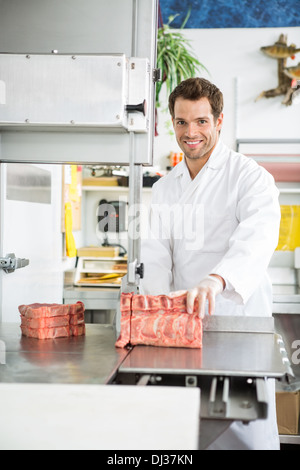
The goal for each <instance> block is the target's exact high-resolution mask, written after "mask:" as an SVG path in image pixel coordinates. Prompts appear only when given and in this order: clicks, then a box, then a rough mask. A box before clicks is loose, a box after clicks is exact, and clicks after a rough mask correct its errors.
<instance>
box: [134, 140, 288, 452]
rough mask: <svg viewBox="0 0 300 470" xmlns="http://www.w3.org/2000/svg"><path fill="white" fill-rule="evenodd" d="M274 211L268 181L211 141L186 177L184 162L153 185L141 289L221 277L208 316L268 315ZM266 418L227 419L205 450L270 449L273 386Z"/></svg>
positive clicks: (181, 286) (273, 443) (161, 289)
mask: <svg viewBox="0 0 300 470" xmlns="http://www.w3.org/2000/svg"><path fill="white" fill-rule="evenodd" d="M279 225H280V206H279V203H278V190H277V188H276V186H275V184H274V179H273V177H272V176H271V175H270V174H269V173H268V172H267V171H266V170H264V169H263V168H262V167H261V166H259V165H258V164H257V163H256V162H255V161H254V160H253V159H251V158H248V157H245V156H243V155H241V154H238V153H236V152H234V151H232V150H230V149H229V148H228V147H227V146H226V145H224V144H223V143H222V142H221V141H219V142H218V144H217V146H216V147H215V149H214V151H213V153H212V155H211V156H210V158H209V160H208V161H207V163H206V165H205V166H204V167H203V168H202V170H201V171H200V172H199V173H198V175H197V176H196V178H194V180H192V179H191V177H190V174H189V171H188V168H187V166H186V163H185V161H184V160H183V161H182V162H181V163H179V164H178V165H177V166H176V167H175V168H174V169H173V170H172V171H171V172H170V173H169V174H168V175H167V176H165V177H163V178H161V179H160V180H159V181H158V182H157V183H155V185H154V186H153V192H152V205H151V213H150V224H149V233H148V238H145V239H144V240H142V256H141V260H142V262H143V263H144V266H145V275H144V279H143V280H142V283H141V292H142V293H144V294H145V295H147V294H148V295H160V294H166V295H167V294H168V293H169V292H170V291H174V290H186V289H190V288H192V287H195V286H197V284H198V283H199V282H200V281H201V280H202V279H203V278H204V277H205V276H207V275H208V274H209V273H215V274H219V275H220V276H222V277H223V278H224V279H225V281H226V289H225V290H224V292H223V293H222V294H221V295H219V296H217V299H216V310H215V314H216V315H249V316H271V315H272V286H271V282H270V280H269V277H268V275H267V267H268V264H269V261H270V258H271V256H272V254H273V252H274V250H275V248H276V246H277V243H278V234H279ZM269 382H270V385H269V388H270V397H271V404H270V413H269V418H268V419H267V420H260V421H255V422H253V423H250V424H249V425H247V426H245V425H243V424H242V423H239V422H235V423H233V425H232V426H230V428H229V429H228V430H227V431H225V432H224V433H223V435H222V436H221V437H220V438H219V439H217V440H216V441H215V443H214V446H211V448H225V449H235V448H237V449H247V448H250V449H278V448H279V439H278V431H277V424H276V410H275V391H274V381H269Z"/></svg>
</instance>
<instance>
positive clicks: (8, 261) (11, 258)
mask: <svg viewBox="0 0 300 470" xmlns="http://www.w3.org/2000/svg"><path fill="white" fill-rule="evenodd" d="M28 264H29V259H25V258H16V256H15V254H14V253H9V254H8V255H6V256H5V258H0V269H3V271H5V272H6V273H7V274H10V273H13V272H14V271H15V270H16V269H20V268H24V267H25V266H28Z"/></svg>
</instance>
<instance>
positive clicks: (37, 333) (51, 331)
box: [21, 325, 70, 339]
mask: <svg viewBox="0 0 300 470" xmlns="http://www.w3.org/2000/svg"><path fill="white" fill-rule="evenodd" d="M21 331H22V335H23V336H28V337H29V338H37V339H54V338H62V337H66V336H70V327H69V326H60V327H56V328H28V327H27V326H22V325H21Z"/></svg>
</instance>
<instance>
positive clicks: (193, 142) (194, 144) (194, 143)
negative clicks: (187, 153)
mask: <svg viewBox="0 0 300 470" xmlns="http://www.w3.org/2000/svg"><path fill="white" fill-rule="evenodd" d="M201 142H203V140H185V141H184V143H185V144H186V145H188V146H189V147H190V148H191V149H193V148H196V147H197V146H198V145H199V144H201Z"/></svg>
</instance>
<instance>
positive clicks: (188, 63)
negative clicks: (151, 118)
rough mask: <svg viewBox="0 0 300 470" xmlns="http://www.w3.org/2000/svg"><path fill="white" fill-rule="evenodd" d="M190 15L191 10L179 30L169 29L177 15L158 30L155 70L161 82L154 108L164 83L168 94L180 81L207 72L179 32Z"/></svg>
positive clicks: (188, 42) (157, 105) (157, 89)
mask: <svg viewBox="0 0 300 470" xmlns="http://www.w3.org/2000/svg"><path fill="white" fill-rule="evenodd" d="M190 14H191V10H189V12H188V14H187V16H186V18H185V20H184V22H183V23H182V25H181V27H180V29H179V30H174V29H172V28H171V27H170V25H171V23H172V22H173V21H174V19H175V18H176V16H178V15H174V16H170V17H169V20H168V23H167V24H165V25H163V26H162V27H160V28H158V35H157V68H159V69H160V70H161V81H160V82H157V84H156V107H159V106H160V102H159V95H160V92H161V89H162V87H163V84H164V83H165V84H166V87H167V92H168V94H170V93H171V92H172V91H173V89H174V88H175V87H176V86H177V85H178V84H179V83H180V82H181V81H182V80H185V79H187V78H190V77H194V76H196V75H197V74H198V73H199V71H200V70H201V69H202V70H205V71H207V69H206V68H205V67H204V65H203V64H201V63H200V62H199V60H198V59H197V58H196V57H195V56H194V54H193V52H192V49H191V45H190V41H189V40H188V39H187V38H186V37H184V35H183V34H182V32H181V30H183V28H184V27H185V25H186V23H187V21H188V19H189V17H190Z"/></svg>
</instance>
